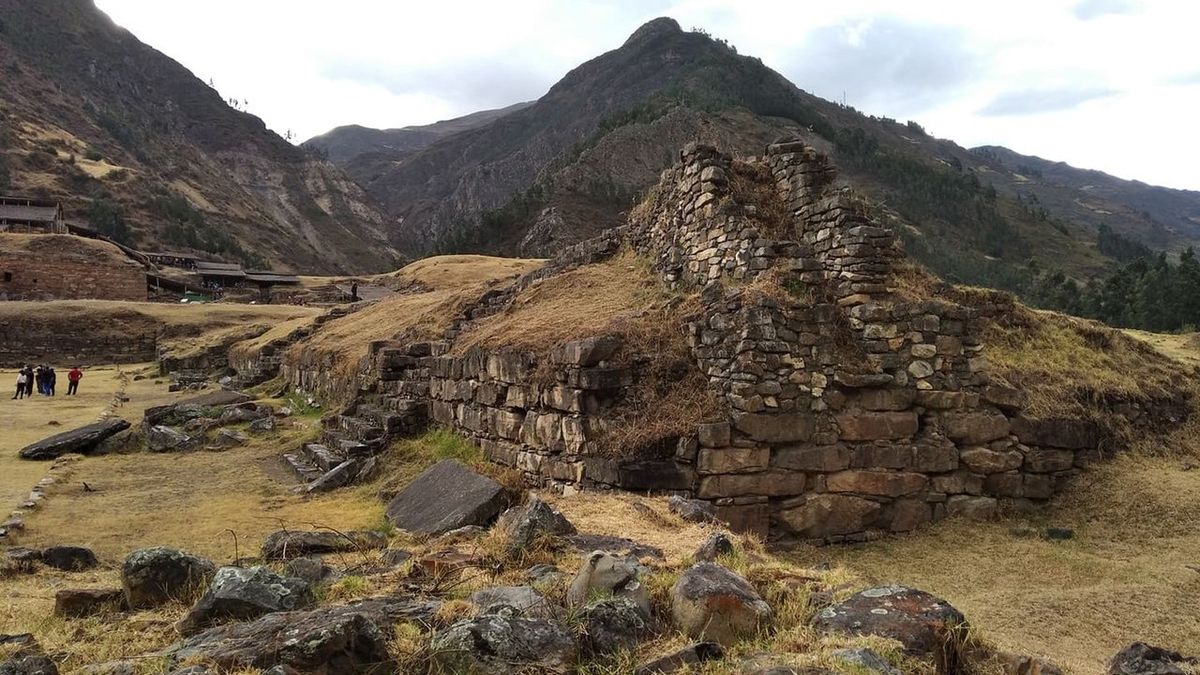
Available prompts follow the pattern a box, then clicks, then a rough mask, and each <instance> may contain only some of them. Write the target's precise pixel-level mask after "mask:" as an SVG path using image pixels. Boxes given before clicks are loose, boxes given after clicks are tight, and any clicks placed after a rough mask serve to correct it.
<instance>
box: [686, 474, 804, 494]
mask: <svg viewBox="0 0 1200 675" xmlns="http://www.w3.org/2000/svg"><path fill="white" fill-rule="evenodd" d="M803 493H804V474H802V473H798V472H793V471H763V472H761V473H751V474H723V475H719V476H705V477H703V478H701V479H700V488H699V490H698V491H697V493H696V496H697V497H700V498H701V499H719V498H722V497H747V496H761V497H788V496H792V495H798V494H803Z"/></svg>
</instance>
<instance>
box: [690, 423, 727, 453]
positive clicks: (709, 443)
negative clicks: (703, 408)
mask: <svg viewBox="0 0 1200 675" xmlns="http://www.w3.org/2000/svg"><path fill="white" fill-rule="evenodd" d="M696 437H697V439H698V440H699V442H700V445H703V446H704V447H706V448H725V447H729V441H730V438H731V434H730V429H729V423H728V422H717V423H713V424H701V425H700V426H698V427H697V428H696Z"/></svg>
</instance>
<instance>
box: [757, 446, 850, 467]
mask: <svg viewBox="0 0 1200 675" xmlns="http://www.w3.org/2000/svg"><path fill="white" fill-rule="evenodd" d="M771 466H772V467H777V468H780V469H792V470H794V471H822V472H829V471H841V470H842V469H847V468H849V467H850V449H849V448H847V447H846V446H844V445H792V446H784V447H782V448H777V449H775V451H774V453H772V455H771Z"/></svg>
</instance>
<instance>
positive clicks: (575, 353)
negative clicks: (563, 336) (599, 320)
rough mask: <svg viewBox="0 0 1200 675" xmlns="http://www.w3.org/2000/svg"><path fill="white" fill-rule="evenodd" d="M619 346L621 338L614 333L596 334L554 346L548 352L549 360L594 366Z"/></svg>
mask: <svg viewBox="0 0 1200 675" xmlns="http://www.w3.org/2000/svg"><path fill="white" fill-rule="evenodd" d="M620 348H621V339H620V338H619V337H617V336H615V335H597V336H593V337H587V338H583V339H582V340H572V341H570V342H564V343H563V344H561V345H559V346H557V347H555V348H554V350H553V351H551V352H550V360H551V361H553V362H554V363H561V364H565V365H573V366H584V367H588V366H594V365H596V364H598V363H600V362H601V361H605V360H607V359H609V358H612V356H613V355H614V354H616V352H617V350H618V349H620Z"/></svg>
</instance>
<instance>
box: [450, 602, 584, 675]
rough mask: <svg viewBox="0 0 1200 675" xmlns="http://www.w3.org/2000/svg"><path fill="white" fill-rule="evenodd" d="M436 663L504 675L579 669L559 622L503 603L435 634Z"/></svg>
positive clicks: (482, 674)
mask: <svg viewBox="0 0 1200 675" xmlns="http://www.w3.org/2000/svg"><path fill="white" fill-rule="evenodd" d="M432 651H433V662H434V664H435V665H436V666H437V667H439V668H441V669H442V670H443V671H445V672H450V673H472V674H473V675H491V674H493V673H494V674H496V675H503V674H506V673H512V672H537V673H564V674H565V673H568V672H573V671H574V669H575V661H576V656H577V653H576V649H575V641H574V640H573V639H572V638H571V635H570V634H569V633H567V631H566V630H565V629H564V628H563V627H562V626H560V625H558V624H557V623H555V622H553V621H548V620H546V619H534V618H527V617H523V616H521V615H520V614H519V613H518V612H516V610H513V609H512V608H509V607H505V608H501V609H500V610H498V611H497V612H495V613H493V614H484V615H481V616H477V617H475V618H473V619H466V620H464V621H459V622H458V623H456V624H454V625H452V626H450V627H449V628H447V629H446V630H444V631H442V632H440V633H438V634H437V635H436V636H435V637H434V639H433V645H432Z"/></svg>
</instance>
